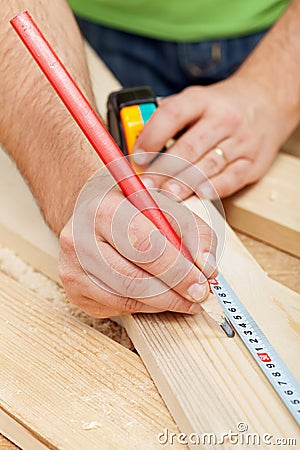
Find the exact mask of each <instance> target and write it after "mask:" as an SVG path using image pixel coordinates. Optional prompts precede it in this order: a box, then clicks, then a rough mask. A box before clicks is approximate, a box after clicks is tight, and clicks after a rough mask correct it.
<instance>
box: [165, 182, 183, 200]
mask: <svg viewBox="0 0 300 450" xmlns="http://www.w3.org/2000/svg"><path fill="white" fill-rule="evenodd" d="M164 188H165V189H166V190H167V191H170V192H171V193H172V194H174V195H176V197H180V194H181V187H180V185H179V184H178V183H174V182H170V183H165V184H164V185H163V186H162V189H164Z"/></svg>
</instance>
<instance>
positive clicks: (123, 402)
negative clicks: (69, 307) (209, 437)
mask: <svg viewBox="0 0 300 450" xmlns="http://www.w3.org/2000/svg"><path fill="white" fill-rule="evenodd" d="M0 305H1V317H0V354H1V364H0V432H2V433H3V434H5V435H6V436H7V437H8V438H10V439H11V440H12V441H14V442H15V443H16V444H18V445H19V446H20V447H22V448H24V449H28V450H35V449H44V448H45V449H46V448H51V449H58V448H59V449H70V450H74V449H80V448H83V449H89V450H90V449H91V450H92V449H95V450H96V449H99V448H101V449H109V450H111V449H122V448H123V449H128V448H136V449H140V448H141V447H143V448H149V449H153V448H156V447H157V448H159V447H160V446H159V445H158V443H157V435H158V434H159V433H160V432H162V431H163V429H164V428H169V429H170V430H172V432H177V433H178V430H177V429H176V426H175V425H174V422H173V420H172V419H171V417H170V415H169V413H168V411H167V409H166V407H165V405H164V403H163V401H162V399H161V397H160V396H159V394H158V392H157V390H156V388H155V386H154V384H153V382H152V381H151V379H150V378H149V375H148V373H147V371H146V369H145V368H144V366H143V364H142V363H141V361H140V358H139V357H138V356H137V355H136V354H134V353H133V352H131V351H129V350H127V349H125V348H124V347H122V346H120V345H119V344H117V343H115V342H113V341H112V340H110V339H109V338H106V337H105V336H103V335H102V334H101V333H99V332H97V331H95V330H94V329H92V328H90V327H89V326H86V325H84V324H83V323H82V322H80V321H79V320H77V319H75V318H72V317H70V316H68V315H66V314H64V313H63V312H61V311H59V310H56V309H55V308H54V307H53V306H52V305H51V304H50V303H49V302H47V301H46V300H43V299H41V298H39V297H37V296H36V295H34V294H33V293H31V292H29V291H27V290H26V289H25V288H24V287H23V286H21V285H19V284H18V283H17V282H15V281H12V280H11V279H10V278H8V277H7V276H5V275H3V274H1V273H0ZM172 448H173V446H172ZM175 448H177V446H175Z"/></svg>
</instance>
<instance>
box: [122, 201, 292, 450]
mask: <svg viewBox="0 0 300 450" xmlns="http://www.w3.org/2000/svg"><path fill="white" fill-rule="evenodd" d="M187 203H188V205H189V206H190V207H191V208H192V209H193V210H195V211H197V212H201V215H202V213H203V211H200V209H201V208H200V207H199V201H198V200H197V199H195V198H193V199H191V200H190V201H188V202H187ZM206 207H207V208H209V205H206ZM214 213H215V212H214ZM211 214H212V212H211ZM218 226H222V220H221V219H220V220H219V224H218ZM220 270H221V271H222V273H223V275H224V276H225V277H226V278H227V279H228V280H229V282H230V284H231V286H232V287H233V288H234V290H235V291H236V293H237V294H238V295H239V296H240V297H241V298H242V300H243V303H244V305H245V306H246V307H247V309H248V310H249V312H250V313H251V314H252V315H253V317H254V318H255V320H256V322H257V323H258V324H259V325H260V326H261V328H262V329H263V331H264V333H265V334H266V336H267V337H268V338H269V340H270V341H271V342H272V344H273V346H274V347H275V348H276V350H277V351H278V353H279V354H280V355H281V357H282V358H283V360H284V361H285V362H286V364H287V365H288V366H289V368H290V369H291V371H292V372H293V374H294V376H298V380H299V368H300V366H299V357H298V356H299V321H300V317H299V300H300V296H299V295H298V294H295V293H294V292H292V291H290V290H288V289H287V288H284V287H283V286H281V285H279V284H277V283H275V282H273V281H271V280H269V279H268V278H267V277H266V275H265V273H264V272H263V271H262V270H261V269H260V268H259V267H258V266H257V264H256V263H255V262H254V260H253V259H252V258H251V257H250V255H249V254H248V252H247V251H246V250H244V249H243V247H242V245H241V243H240V242H239V240H238V239H237V238H236V237H235V235H234V233H233V232H232V231H231V230H230V229H229V228H227V242H226V247H225V251H224V254H223V257H222V260H221V264H220ZM123 323H124V325H125V327H126V330H127V332H128V333H129V336H130V337H131V339H132V340H133V342H134V345H135V346H136V348H137V349H138V351H139V353H140V354H141V356H142V359H143V361H144V362H145V364H146V366H147V367H148V370H149V372H150V373H151V375H152V377H153V379H154V381H155V382H156V384H157V386H158V388H159V391H160V392H161V394H162V396H163V398H164V399H165V402H166V404H167V406H168V407H169V409H170V411H171V412H172V414H173V416H174V418H175V420H176V422H177V424H178V426H179V428H180V429H181V430H184V431H185V432H186V433H192V432H194V431H195V430H201V431H202V432H204V431H205V432H213V433H217V434H219V435H220V434H221V433H224V432H226V431H227V430H229V429H231V430H235V431H237V430H236V425H237V423H239V422H241V421H242V422H245V423H247V425H248V428H249V430H248V431H249V432H256V433H259V434H260V435H261V436H262V435H263V433H264V432H265V430H269V431H270V430H272V431H270V432H271V433H273V434H274V436H278V437H280V436H282V437H294V438H295V437H296V436H298V437H299V434H298V427H297V425H296V424H295V422H294V421H293V419H291V417H290V416H289V414H288V413H287V411H286V410H285V407H284V406H283V405H282V404H281V402H280V400H279V399H278V398H277V396H276V395H275V394H274V392H273V390H272V389H271V388H270V386H269V384H268V382H267V381H266V379H265V378H264V376H263V375H262V373H261V372H260V370H259V369H258V367H257V365H256V364H255V363H254V362H253V361H252V359H251V357H250V356H249V354H248V351H247V350H246V348H245V347H244V345H243V344H242V343H241V341H240V339H239V338H237V337H236V338H235V339H233V340H230V339H228V338H226V337H225V336H223V335H222V333H221V332H220V331H219V330H218V328H217V327H215V326H214V324H212V323H211V322H210V321H209V320H208V318H207V317H204V316H201V315H198V316H197V317H187V316H182V315H174V314H170V313H167V314H164V315H160V316H152V315H139V316H138V317H136V316H131V317H126V318H125V319H123ZM261 446H262V448H264V445H263V443H262V444H261ZM266 447H267V446H266ZM225 448H227V447H226V445H225ZM228 448H232V447H230V445H229V446H228Z"/></svg>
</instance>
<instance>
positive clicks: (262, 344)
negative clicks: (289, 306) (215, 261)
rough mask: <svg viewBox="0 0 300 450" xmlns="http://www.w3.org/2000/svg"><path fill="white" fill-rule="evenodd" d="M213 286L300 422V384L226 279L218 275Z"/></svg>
mask: <svg viewBox="0 0 300 450" xmlns="http://www.w3.org/2000/svg"><path fill="white" fill-rule="evenodd" d="M210 287H211V290H212V292H213V293H214V294H215V296H216V297H217V299H218V300H219V302H220V303H221V305H222V306H223V309H224V312H225V314H226V316H227V317H228V319H229V320H230V322H231V324H232V325H233V327H234V329H235V331H236V332H237V334H238V335H239V336H240V338H241V339H242V341H243V342H244V344H245V345H246V347H247V349H248V350H249V352H250V353H251V355H252V356H253V358H254V359H255V361H256V362H257V364H258V365H259V367H260V368H261V370H262V371H263V373H264V374H265V375H266V377H267V379H268V380H269V382H270V383H271V385H272V386H273V388H274V390H275V391H276V393H277V394H278V395H279V397H280V398H281V400H282V402H283V403H284V405H285V406H286V407H287V409H288V410H289V412H290V413H291V415H292V416H293V417H294V419H295V420H296V422H297V424H298V425H300V386H299V383H298V382H297V381H296V380H295V378H294V377H293V375H292V374H291V372H290V371H289V369H288V368H287V366H286V365H285V363H284V362H283V361H282V359H281V358H280V357H279V355H278V354H277V353H276V351H275V350H274V348H273V347H272V345H271V344H270V342H269V341H268V339H267V338H266V336H265V335H264V334H263V332H262V331H261V329H260V328H259V327H258V325H257V323H256V322H255V321H254V319H253V318H252V317H251V315H250V314H249V312H248V311H247V309H246V308H245V307H244V306H243V304H242V302H241V301H240V300H239V298H238V297H237V295H236V294H235V293H234V291H233V290H232V289H231V287H230V286H229V284H228V283H227V281H226V280H225V278H224V277H223V276H222V275H221V274H219V275H218V276H217V277H216V279H215V280H212V281H210Z"/></svg>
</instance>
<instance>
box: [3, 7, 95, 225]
mask: <svg viewBox="0 0 300 450" xmlns="http://www.w3.org/2000/svg"><path fill="white" fill-rule="evenodd" d="M0 7H1V11H2V18H1V26H0V60H1V65H0V67H1V77H0V99H1V109H0V140H1V142H2V143H3V144H4V146H5V148H6V150H7V151H8V153H9V154H10V155H11V156H12V158H13V159H14V160H15V161H16V163H17V165H18V167H19V169H20V170H21V172H22V173H23V175H24V177H25V178H26V179H27V181H28V183H29V185H30V188H31V190H32V192H33V194H34V196H35V197H36V199H37V201H38V203H39V205H40V207H41V209H42V211H43V214H44V216H45V218H46V221H47V222H48V223H49V225H50V226H51V228H52V229H53V230H54V231H55V232H56V233H59V232H60V231H61V229H62V227H63V226H64V225H65V223H66V222H67V220H68V219H69V217H70V216H71V213H72V209H73V206H74V202H75V200H76V196H77V194H78V192H79V190H80V188H81V187H82V185H83V184H84V183H85V181H86V180H87V179H88V178H89V176H90V175H91V174H92V173H93V172H95V171H96V170H97V168H99V167H100V166H101V162H100V160H99V158H98V157H97V156H96V155H95V154H94V152H93V151H92V149H91V147H90V146H89V144H88V143H87V141H86V139H85V138H84V137H83V134H82V133H81V131H80V130H79V128H78V127H77V125H76V124H75V122H74V120H73V119H72V118H71V116H70V114H69V113H68V112H67V111H66V108H65V106H64V105H63V104H62V102H61V101H60V100H59V98H58V96H57V95H56V93H55V92H54V90H53V89H52V87H51V86H50V85H49V83H48V81H47V80H46V78H45V77H44V75H43V74H42V72H41V71H40V69H39V68H38V67H37V65H36V63H35V62H34V61H33V60H32V58H31V56H30V55H29V53H28V52H27V51H26V49H25V47H24V46H23V44H22V43H21V41H20V40H19V39H18V37H17V36H16V34H15V32H14V31H13V30H12V28H11V26H10V25H9V19H10V18H12V17H13V16H14V15H16V14H17V13H19V12H20V11H22V10H24V9H28V10H29V11H30V13H31V14H32V16H33V17H34V19H35V20H36V21H37V23H38V24H39V26H40V28H41V29H42V31H43V32H44V33H45V35H46V37H47V39H48V40H49V41H50V42H51V45H53V47H54V49H55V50H56V51H57V53H58V54H59V56H60V58H61V59H62V60H63V61H64V63H65V64H66V66H67V67H68V69H69V71H70V72H71V74H72V75H73V76H74V78H75V79H76V81H77V82H78V84H79V85H80V87H81V88H82V89H83V91H84V92H85V94H86V95H87V97H88V98H89V100H90V101H91V102H92V104H93V105H94V100H93V94H92V89H91V83H90V79H89V74H88V69H87V65H86V60H85V55H84V50H83V44H82V39H81V36H80V32H79V30H78V28H77V25H76V23H75V21H74V18H73V16H72V13H71V11H70V9H69V7H68V5H67V4H66V2H65V1H64V0H51V2H49V1H47V0H32V1H30V2H28V1H17V0H11V1H10V2H7V1H6V0H0ZM3 11H4V14H3ZM3 16H4V17H3Z"/></svg>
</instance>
